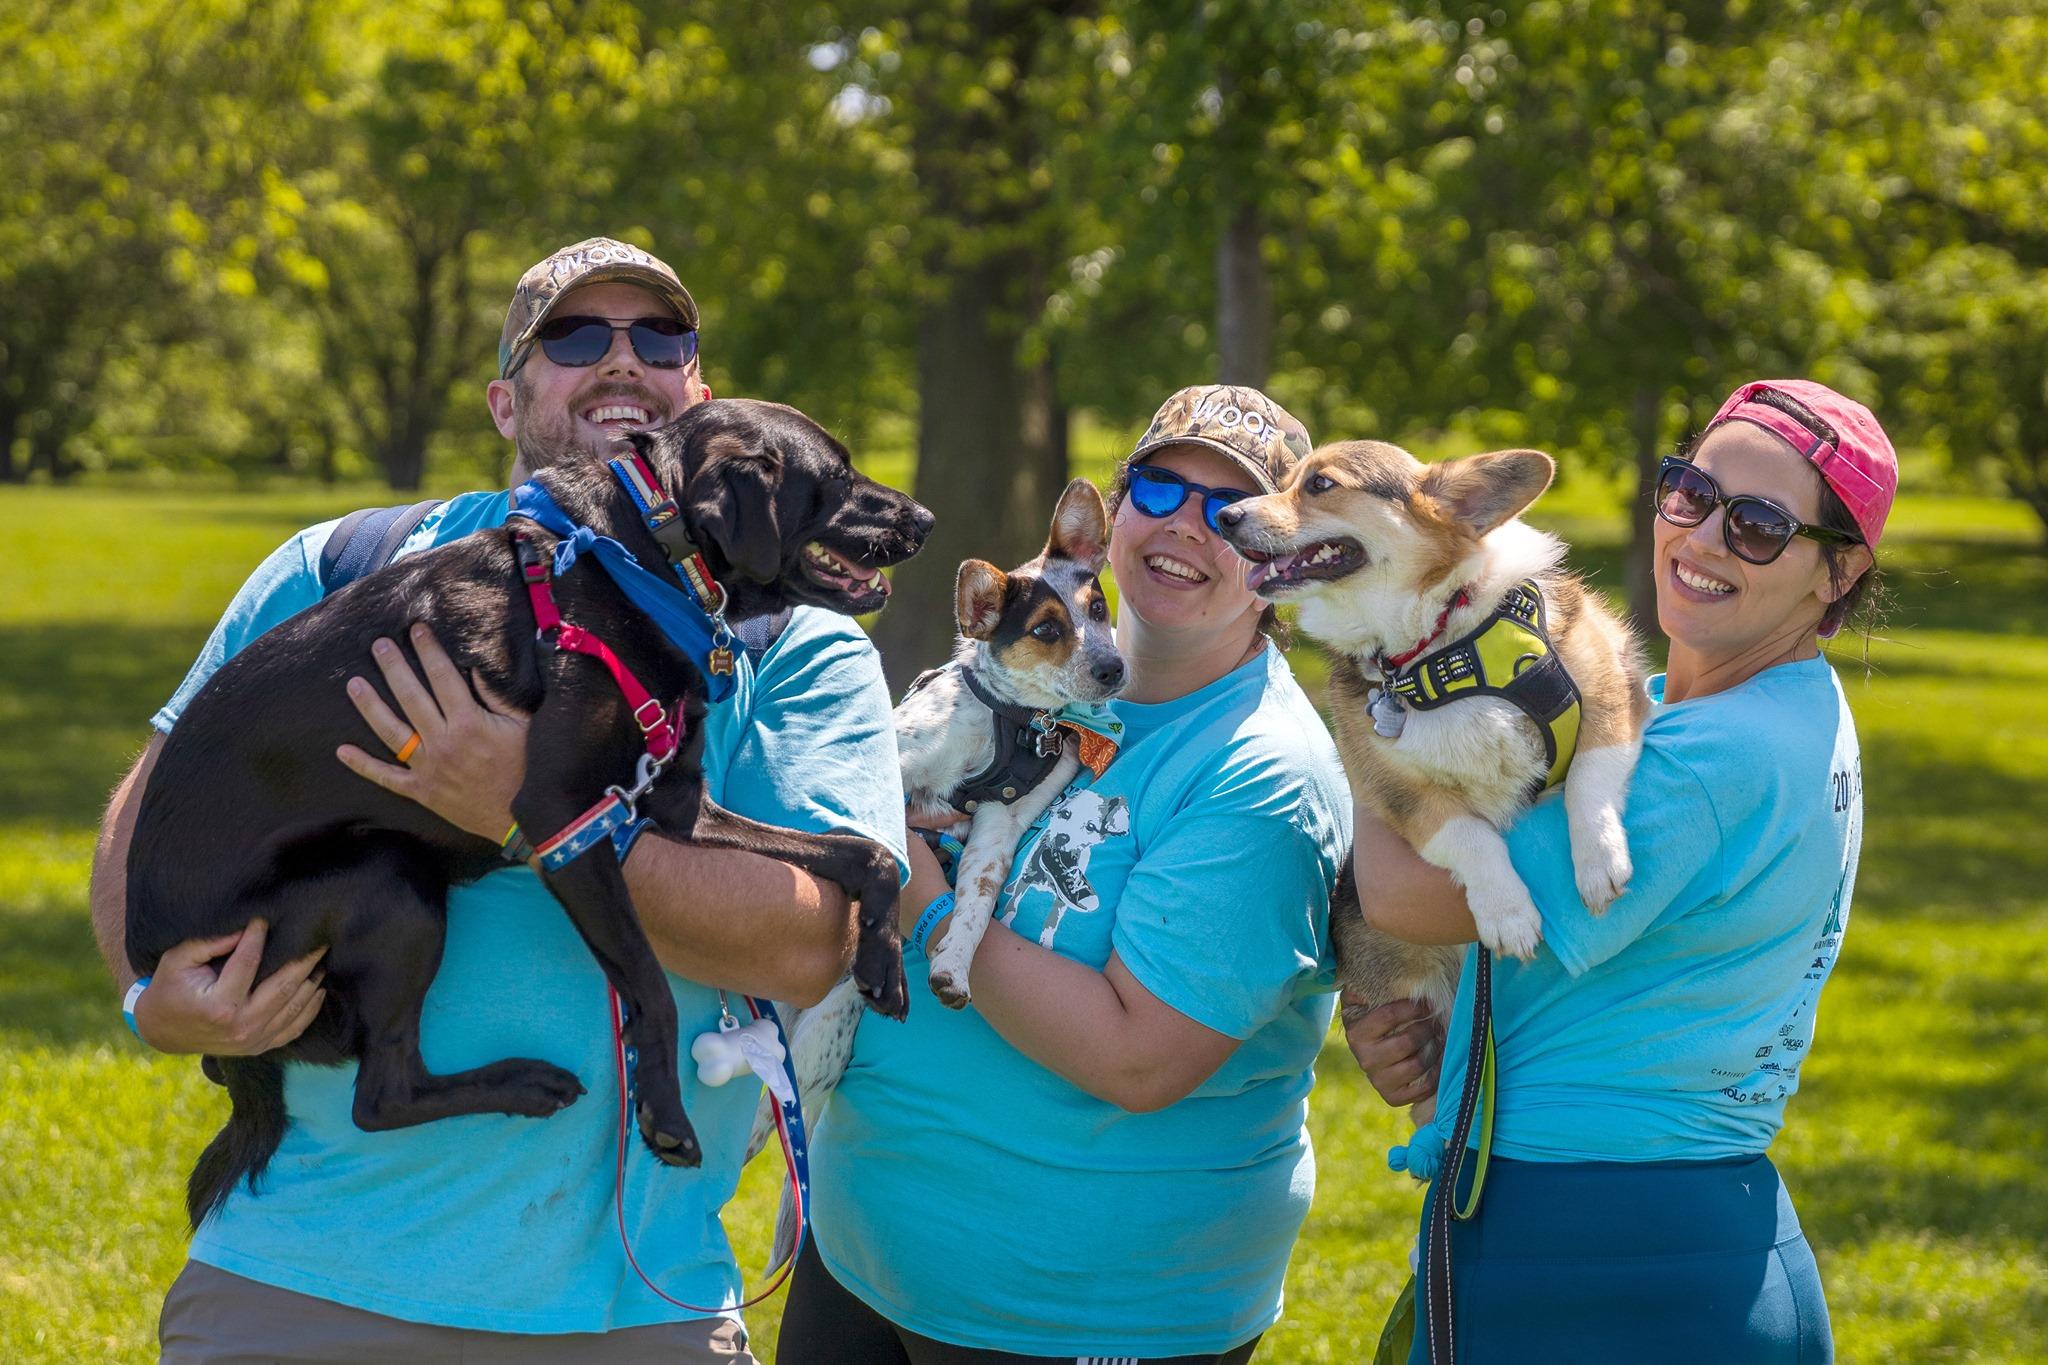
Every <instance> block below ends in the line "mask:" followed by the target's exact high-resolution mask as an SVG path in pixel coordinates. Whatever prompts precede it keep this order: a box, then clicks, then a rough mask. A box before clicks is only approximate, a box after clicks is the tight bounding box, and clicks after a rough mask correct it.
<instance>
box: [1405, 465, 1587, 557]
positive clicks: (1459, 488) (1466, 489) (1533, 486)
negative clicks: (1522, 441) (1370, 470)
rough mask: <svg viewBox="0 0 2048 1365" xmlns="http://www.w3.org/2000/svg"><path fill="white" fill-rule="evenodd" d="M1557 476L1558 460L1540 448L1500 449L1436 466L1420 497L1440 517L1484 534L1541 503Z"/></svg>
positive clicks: (1418, 493)
mask: <svg viewBox="0 0 2048 1365" xmlns="http://www.w3.org/2000/svg"><path fill="white" fill-rule="evenodd" d="M1556 473H1557V462H1556V461H1555V460H1553V459H1551V458H1550V457H1549V456H1548V455H1545V454H1544V453H1543V452H1542V451H1540V450H1495V451H1491V452H1489V453H1487V454H1485V455H1467V456H1465V457H1464V458H1463V459H1459V460H1445V461H1443V462H1442V463H1440V464H1433V465H1431V466H1430V467H1429V472H1428V473H1426V474H1424V475H1423V476H1422V483H1421V486H1420V487H1418V488H1417V489H1416V498H1417V501H1418V502H1421V503H1422V504H1423V505H1424V508H1425V510H1428V511H1431V512H1432V513H1433V514H1434V515H1435V516H1437V517H1438V519H1440V520H1443V521H1447V522H1455V523H1457V524H1458V525H1460V526H1463V527H1464V528H1465V529H1467V530H1469V531H1470V532H1471V533H1472V534H1473V535H1475V536H1483V535H1485V534H1486V533H1487V532H1488V531H1491V530H1493V529H1494V528H1495V527H1497V526H1499V525H1500V524H1501V523H1502V522H1504V521H1506V520H1508V518H1510V517H1513V516H1517V515H1519V514H1520V513H1521V511H1522V509H1523V508H1525V507H1527V506H1528V505H1529V504H1530V503H1532V502H1534V501H1536V499H1537V498H1538V497H1539V496H1541V495H1542V492H1543V490H1544V489H1546V488H1548V487H1550V480H1551V478H1552V477H1553V476H1555V475H1556ZM1432 504H1433V506H1431V505H1432Z"/></svg>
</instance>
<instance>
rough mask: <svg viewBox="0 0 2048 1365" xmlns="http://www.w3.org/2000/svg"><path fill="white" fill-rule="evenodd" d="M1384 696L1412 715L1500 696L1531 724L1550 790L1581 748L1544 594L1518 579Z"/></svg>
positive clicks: (1574, 698) (1571, 689)
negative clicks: (1475, 621) (1471, 625)
mask: <svg viewBox="0 0 2048 1365" xmlns="http://www.w3.org/2000/svg"><path fill="white" fill-rule="evenodd" d="M1387 687H1388V690H1389V691H1390V692H1392V693H1393V695H1394V696H1395V697H1396V698H1397V699H1399V701H1400V703H1401V704H1402V705H1403V706H1405V707H1407V708H1408V709H1409V710H1411V711H1434V710H1435V709H1436V708H1437V707H1439V706H1448V705H1449V704H1450V703H1452V702H1454V701H1462V700H1464V699H1465V698H1467V697H1499V698H1500V699H1501V700H1502V701H1505V702H1509V703H1511V704H1513V705H1514V706H1515V707H1516V708H1517V709H1519V710H1520V711H1521V712H1522V714H1523V715H1525V716H1527V717H1528V718H1529V719H1530V720H1532V721H1534V722H1536V729H1537V730H1538V732H1540V733H1541V734H1542V736H1543V758H1544V763H1545V765H1546V771H1545V774H1544V776H1543V778H1542V779H1541V781H1540V782H1539V783H1538V784H1537V785H1536V790H1537V791H1547V790H1548V789H1549V788H1551V787H1554V786H1556V785H1557V784H1558V783H1559V782H1562V781H1563V780H1564V774H1565V770H1566V769H1567V768H1569V767H1571V763H1572V753H1573V751H1574V750H1576V749H1577V748H1578V742H1579V719H1580V712H1581V708H1580V705H1579V686H1578V684H1577V683H1575V682H1573V681H1572V675H1571V674H1570V673H1569V672H1567V671H1566V670H1565V666H1564V660H1563V659H1562V658H1560V657H1558V653H1557V650H1556V649H1555V648H1554V647H1553V646H1552V645H1551V643H1550V630H1549V626H1548V621H1547V619H1546V616H1545V610H1544V604H1543V592H1542V590H1541V589H1540V588H1538V587H1537V586H1536V581H1535V580H1534V579H1523V580H1522V581H1521V582H1520V583H1518V584H1516V585H1515V586H1514V587H1513V588H1511V589H1509V591H1508V594H1507V596H1506V597H1505V598H1503V599H1502V600H1501V603H1500V605H1499V606H1497V607H1495V608H1494V609H1493V612H1492V614H1491V615H1489V616H1488V617H1487V618H1486V619H1485V620H1483V621H1481V622H1480V623H1479V624H1478V626H1477V627H1475V628H1474V629H1473V630H1471V631H1470V632H1468V633H1467V634H1465V635H1462V636H1460V637H1459V638H1458V639H1456V640H1454V641H1452V642H1451V643H1450V644H1447V645H1445V646H1444V647H1443V648H1441V649H1437V650H1432V651H1430V652H1429V653H1427V654H1425V655H1423V656H1422V657H1421V658H1419V659H1415V660H1413V661H1411V662H1409V663H1408V664H1406V665H1405V666H1403V667H1402V668H1400V669H1399V670H1397V671H1395V672H1393V673H1392V675H1391V677H1390V678H1389V679H1388V683H1387Z"/></svg>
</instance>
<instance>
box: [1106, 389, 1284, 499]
mask: <svg viewBox="0 0 2048 1365" xmlns="http://www.w3.org/2000/svg"><path fill="white" fill-rule="evenodd" d="M1182 442H1191V443H1193V444H1195V445H1198V446H1207V447H1209V449H1211V450H1214V451H1216V452H1218V453H1219V454H1223V455H1227V456H1229V457H1230V459H1231V460H1232V462H1234V463H1235V464H1237V465H1238V466H1239V467H1240V468H1242V469H1243V470H1244V472H1245V473H1247V474H1249V475H1251V476H1252V480H1253V482H1255V483H1257V484H1258V486H1259V490H1260V491H1261V492H1264V493H1272V492H1277V491H1278V490H1279V487H1280V485H1281V484H1282V483H1284V482H1285V481H1286V479H1287V476H1288V474H1289V473H1291V472H1292V471H1293V469H1294V465H1295V462H1296V461H1298V460H1300V459H1301V458H1302V457H1303V456H1305V455H1307V454H1308V452H1309V446H1310V444H1311V443H1310V441H1309V438H1308V428H1307V427H1305V426H1303V425H1302V424H1301V423H1300V422H1299V421H1297V420H1296V419H1295V418H1294V416H1293V414H1291V413H1289V412H1288V411H1287V409H1285V408H1283V407H1281V406H1280V405H1279V404H1278V403H1275V402H1274V401H1273V400H1272V399H1270V398H1268V397H1266V395H1265V394H1263V393H1260V392H1259V391H1258V390H1257V389H1252V388H1245V387H1243V386H1241V385H1236V384H1202V385H1197V386H1196V387H1194V388H1188V389H1182V390H1181V391H1180V392H1179V393H1177V394H1175V395H1174V396H1173V397H1171V398H1169V399H1167V400H1166V401H1165V402H1164V403H1162V404H1161V405H1160V407H1159V411H1158V412H1156V413H1154V414H1153V416H1152V425H1151V426H1149V427H1147V428H1146V429H1145V434H1144V435H1143V436H1141V437H1139V438H1138V445H1137V448H1136V449H1134V450H1133V451H1131V453H1130V456H1129V460H1140V459H1143V458H1144V457H1145V456H1147V455H1149V454H1151V453H1152V452H1153V451H1155V450H1159V449H1161V448H1163V447H1165V446H1171V445H1179V444H1181V443H1182ZM1129 460H1126V463H1129Z"/></svg>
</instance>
